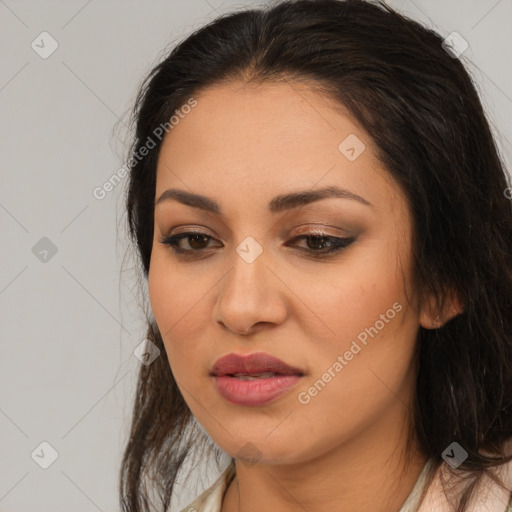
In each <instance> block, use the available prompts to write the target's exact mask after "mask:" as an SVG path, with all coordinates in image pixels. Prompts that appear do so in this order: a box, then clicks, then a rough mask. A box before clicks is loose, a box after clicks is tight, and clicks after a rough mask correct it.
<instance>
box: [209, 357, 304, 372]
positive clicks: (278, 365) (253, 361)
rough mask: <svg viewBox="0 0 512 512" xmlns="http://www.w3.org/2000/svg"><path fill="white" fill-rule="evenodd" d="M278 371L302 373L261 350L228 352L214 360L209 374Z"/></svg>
mask: <svg viewBox="0 0 512 512" xmlns="http://www.w3.org/2000/svg"><path fill="white" fill-rule="evenodd" d="M266 372H272V373H278V374H280V375H301V376H302V375H304V372H303V371H302V370H300V369H298V368H294V367H293V366H290V365H288V364H286V363H284V362H283V361H281V360H280V359H277V357H273V356H271V355H269V354H265V353H262V352H258V353H254V354H249V355H245V356H244V355H240V354H234V353H233V354H228V355H227V356H224V357H221V358H220V359H218V360H217V361H216V363H215V364H214V365H213V368H212V370H211V375H215V376H217V377H220V376H223V375H233V374H235V373H241V374H246V375H251V374H256V373H266Z"/></svg>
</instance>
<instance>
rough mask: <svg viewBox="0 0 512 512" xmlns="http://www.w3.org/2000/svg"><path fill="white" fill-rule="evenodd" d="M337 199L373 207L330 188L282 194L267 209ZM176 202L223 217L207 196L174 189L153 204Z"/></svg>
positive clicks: (365, 201) (288, 207) (216, 204)
mask: <svg viewBox="0 0 512 512" xmlns="http://www.w3.org/2000/svg"><path fill="white" fill-rule="evenodd" d="M332 197H334V198H339V199H352V200H354V201H358V202H359V203H362V204H364V205H365V206H370V207H373V205H372V203H370V202H369V201H367V200H366V199H363V198H362V197H361V196H358V195H357V194H354V193H353V192H350V191H349V190H345V189H343V188H339V187H335V186H330V187H325V188H321V189H317V190H302V191H297V192H292V193H289V194H282V195H279V196H276V197H274V198H273V199H272V200H271V201H270V202H269V204H268V208H269V210H270V212H272V213H279V212H282V211H285V210H291V209H292V208H297V207H299V206H303V205H306V204H309V203H312V202H314V201H319V200H321V199H327V198H332ZM172 199H174V200H176V201H178V202H180V203H182V204H184V205H187V206H192V207H193V208H199V209H201V210H205V211H207V212H211V213H214V214H216V215H223V213H222V208H221V206H220V204H219V203H218V202H217V201H215V200H214V199H212V198H211V197H208V196H203V195H201V194H194V193H192V192H187V191H186V190H180V189H176V188H170V189H168V190H166V191H164V192H163V193H162V195H161V196H160V197H159V198H158V200H157V201H156V203H155V206H156V205H158V204H160V203H163V202H164V201H169V200H172Z"/></svg>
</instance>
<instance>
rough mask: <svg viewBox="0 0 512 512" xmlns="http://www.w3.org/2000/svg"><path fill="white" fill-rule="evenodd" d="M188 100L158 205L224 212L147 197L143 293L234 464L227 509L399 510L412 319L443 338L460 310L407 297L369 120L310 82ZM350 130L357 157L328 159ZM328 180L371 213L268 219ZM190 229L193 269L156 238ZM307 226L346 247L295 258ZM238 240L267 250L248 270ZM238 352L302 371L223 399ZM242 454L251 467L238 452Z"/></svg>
mask: <svg viewBox="0 0 512 512" xmlns="http://www.w3.org/2000/svg"><path fill="white" fill-rule="evenodd" d="M194 97H195V98H196V99H197V102H198V103H197V106H195V107H194V108H193V109H192V110H191V112H190V113H189V114H188V115H186V116H185V117H184V118H183V119H181V120H180V122H179V124H177V125H176V126H174V128H173V129H172V131H170V132H169V134H168V135H167V136H166V137H165V139H164V142H163V145H162V148H161V152H160V155H159V161H158V169H157V183H156V195H155V197H156V198H157V199H158V198H159V197H160V195H161V194H162V192H164V191H165V190H166V189H168V188H179V189H182V190H186V191H189V192H194V193H197V194H203V195H207V196H209V197H211V198H213V199H215V200H216V201H217V202H218V203H220V205H221V207H222V210H223V215H215V214H212V213H206V212H204V211H201V210H199V209H196V208H193V207H191V206H186V205H184V204H181V203H180V202H178V201H175V200H168V201H163V202H161V203H159V204H157V205H156V207H155V229H154V242H153V249H152V257H151V264H150V270H149V277H148V279H149V282H148V285H149V296H150V302H151V306H152V309H153V313H154V316H155V320H156V322H157V325H158V327H159V329H160V332H161V333H162V337H163V340H164V344H165V349H166V351H167V355H168V358H169V361H170V365H171V369H172V371H173V374H174V377H175V379H176V381H177V383H178V386H179V387H180V390H181V392H182V394H183V396H184V398H185V400H186V401H187V404H188V405H189V407H190V409H191V411H192V413H193V414H194V416H195V417H196V418H197V420H198V421H199V423H200V424H201V425H202V426H203V427H204V429H205V430H206V431H207V432H208V434H209V435H210V436H211V437H212V439H213V440H214V441H215V442H216V443H217V445H218V446H220V447H221V448H222V449H223V450H224V451H225V452H226V453H228V454H229V455H231V456H232V457H235V458H236V459H237V461H236V477H235V479H234V480H233V482H232V483H231V485H230V486H229V488H228V490H227V492H226V494H225V498H224V501H223V505H222V512H233V511H242V512H253V511H254V512H256V511H261V510H273V511H274V512H281V511H304V510H309V511H310V510H315V512H323V511H332V510H343V511H344V512H360V511H361V510H372V511H377V512H378V511H381V512H389V511H393V510H395V511H398V510H399V508H400V506H401V505H402V504H403V502H404V501H405V499H406V498H407V496H408V495H409V493H410V491H411V490H412V488H413V486H414V483H415V482H416V479H417V477H418V475H419V473H420V471H421V469H422V467H423V465H424V463H425V461H426V458H425V456H424V455H423V454H422V453H420V452H419V450H418V448H417V446H416V444H415V443H413V451H412V452H411V453H410V457H406V449H405V448H406V440H407V435H408V433H409V427H408V425H409V418H410V414H411V410H412V407H413V405H412V404H413V393H414V383H415V370H414V367H413V363H412V356H413V350H414V344H415V340H416V335H417V332H418V329H419V326H420V325H422V326H423V327H425V328H436V327H438V326H440V325H441V324H442V323H444V322H446V321H447V320H448V318H450V317H451V316H453V315H454V314H456V308H454V305H453V301H450V300H449V301H447V302H446V305H445V308H444V309H443V310H439V309H435V308H434V306H433V304H432V302H431V301H429V300H425V301H423V302H420V300H419V298H418V297H419V294H418V291H417V290H416V289H415V286H414V283H413V282H412V279H411V273H412V266H411V265H412V260H411V257H410V251H411V246H410V241H411V232H412V231H411V230H412V218H411V214H410V210H409V207H408V203H407V200H406V197H405V196H404V195H403V192H402V191H401V189H400V188H399V186H398V185H397V184H396V182H394V180H393V179H392V177H391V175H390V174H388V173H387V171H386V170H385V168H384V167H383V165H382V164H381V163H380V162H379V161H378V160H377V158H376V156H375V147H374V145H373V142H372V140H371V139H370V137H369V135H368V134H367V133H366V132H365V131H364V130H363V129H362V127H361V126H359V125H358V123H357V122H356V121H355V120H354V119H353V118H352V117H351V116H350V115H349V114H348V113H347V112H346V111H345V110H344V109H343V108H342V107H341V106H340V105H339V104H337V103H335V102H334V101H333V100H331V99H328V98H327V97H325V96H322V95H320V93H319V92H317V91H315V90H314V89H312V88H310V87H308V86H307V85H305V84H299V83H296V82H295V83H292V82H281V83H273V84H265V85H259V86H254V85H244V84H242V83H236V84H230V85H217V86H215V87H210V88H208V89H205V90H203V91H202V92H200V93H199V94H197V95H195V96H194ZM350 134H355V135H356V136H357V137H358V138H359V139H360V140H361V141H363V143H364V144H365V150H364V151H363V152H362V153H361V154H360V156H358V157H357V158H356V159H355V160H354V161H350V160H349V159H347V158H346V156H345V155H344V154H342V153H341V152H340V150H339V149H338V146H339V144H340V142H342V141H343V140H344V139H345V138H346V137H347V136H348V135H350ZM329 185H336V186H339V187H342V188H345V189H348V190H350V191H351V192H353V193H356V194H358V195H359V196H362V197H363V198H364V199H365V200H366V201H368V202H370V203H371V204H372V206H366V205H364V204H361V203H360V202H357V201H355V200H350V199H343V198H328V199H322V200H320V201H316V202H313V203H310V204H308V205H303V206H301V207H299V208H296V209H293V210H289V211H284V212H280V213H271V212H270V211H269V210H268V206H267V205H268V203H269V201H270V200H271V199H272V198H273V197H275V196H277V195H279V194H284V193H289V192H292V191H296V190H309V189H319V188H322V187H325V186H329ZM178 228H179V229H178ZM188 228H191V229H196V230H199V231H201V232H203V233H205V234H207V235H209V236H211V237H213V238H212V239H211V240H210V242H208V241H203V242H201V241H199V242H197V241H196V242H195V244H194V240H192V241H191V240H190V238H189V239H182V240H181V242H180V246H181V247H182V248H185V249H190V250H193V249H196V250H197V249H201V248H203V249H202V253H201V254H203V256H201V257H195V258H190V259H186V258H185V257H183V256H180V255H177V254H175V253H173V251H172V249H171V248H170V247H169V246H167V245H165V244H163V243H161V241H160V239H161V237H164V236H166V235H168V234H169V232H171V234H175V233H176V232H185V231H188V230H189V229H188ZM312 228H317V229H322V231H323V232H325V233H326V234H327V235H329V236H338V237H347V236H350V237H355V241H354V242H353V243H352V244H351V245H349V246H348V247H346V248H344V249H342V250H341V251H338V252H335V253H332V255H331V256H326V257H324V258H313V257H311V256H308V254H307V253H306V252H305V250H304V249H308V248H309V249H310V250H311V251H314V250H317V251H318V250H319V247H322V246H321V245H319V244H318V243H316V244H315V243H314V240H313V241H312V240H311V239H307V238H301V239H295V238H296V237H297V236H300V235H304V233H307V231H308V230H310V229H312ZM247 236H251V237H253V238H254V239H255V240H256V241H257V242H258V243H259V245H260V246H261V248H262V250H263V252H262V253H261V255H260V256H259V257H258V258H257V259H256V260H255V261H254V262H252V263H247V261H245V260H244V259H243V258H241V257H240V256H239V254H238V253H237V252H236V250H235V249H236V248H237V246H239V244H240V243H241V242H242V241H243V240H244V239H245V238H246V237H247ZM294 239H295V240H294ZM308 240H309V244H308ZM285 244H286V245H285ZM327 245H329V243H327ZM205 247H206V249H204V248H205ZM300 248H303V250H302V251H301V250H300ZM397 302H398V303H399V304H400V305H402V306H403V308H402V309H401V311H400V312H399V313H397V314H396V316H395V317H394V318H393V319H391V320H389V321H388V322H386V323H385V326H384V327H383V328H382V329H380V330H379V332H378V334H377V335H375V336H374V337H373V338H371V337H369V338H368V342H367V345H366V346H363V348H362V349H361V351H360V352H359V353H357V355H355V356H354V357H353V359H352V360H351V361H349V362H348V364H347V365H346V366H344V367H343V369H342V371H340V372H338V373H336V372H334V373H335V374H336V376H335V377H334V378H332V379H331V381H330V382H329V383H328V384H327V385H326V386H325V387H324V388H323V389H322V390H321V391H320V392H318V393H317V394H316V396H314V397H312V398H311V400H310V402H309V403H307V404H302V403H300V402H299V400H298V394H299V393H300V392H304V391H307V390H308V389H309V388H310V387H311V386H312V385H313V383H314V382H315V381H318V379H319V378H321V376H322V375H323V374H325V373H326V372H327V370H328V369H329V368H332V366H333V363H334V362H335V361H336V360H337V358H338V356H339V355H343V354H344V353H345V352H346V351H347V350H348V349H349V348H350V346H351V343H352V342H353V340H355V339H356V337H357V335H358V334H359V333H361V332H362V331H364V329H365V328H368V327H370V326H374V325H375V323H376V321H377V320H379V318H381V316H380V315H382V314H385V313H386V311H387V310H389V309H390V308H392V305H393V304H394V303H397ZM436 315H441V318H440V320H439V321H436V320H435V317H436ZM360 345H361V344H360ZM232 352H236V353H239V354H249V353H252V352H266V353H269V354H271V355H274V356H275V357H278V358H280V359H282V360H283V361H285V362H286V363H288V364H289V365H291V366H294V367H298V368H300V369H302V370H303V372H304V373H305V376H304V377H303V379H302V381H301V382H300V384H299V385H298V386H297V387H296V388H294V389H293V390H290V391H289V392H287V393H285V394H284V395H282V396H281V397H279V399H277V400H276V401H274V402H272V403H270V404H267V405H263V406H258V407H248V406H240V405H235V404H231V403H229V402H227V401H226V400H225V399H224V398H222V397H221V396H220V395H219V394H218V392H217V390H216V388H215V386H214V382H213V378H212V377H211V376H210V375H209V373H210V369H211V367H212V366H213V364H214V363H215V361H216V360H217V359H218V358H220V357H222V356H224V355H226V354H229V353H232ZM248 443H251V444H250V445H249V444H248ZM250 447H252V448H251V449H249V448H250ZM251 450H252V453H253V459H251V458H249V459H247V458H245V459H244V457H242V455H241V454H244V453H247V452H248V451H249V452H250V451H251ZM240 452H241V453H240Z"/></svg>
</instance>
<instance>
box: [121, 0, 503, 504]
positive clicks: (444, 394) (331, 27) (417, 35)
mask: <svg viewBox="0 0 512 512" xmlns="http://www.w3.org/2000/svg"><path fill="white" fill-rule="evenodd" d="M442 43H443V38H441V37H440V35H439V34H437V33H436V32H434V31H432V30H430V29H428V28H426V27H424V26H422V25H420V24H419V23H417V22H415V21H413V20H410V19H408V18H406V17H404V16H403V15H401V14H399V13H397V12H396V11H394V10H393V9H391V8H390V7H389V6H387V5H386V4H385V3H383V2H379V3H371V2H368V1H363V0H345V1H342V0H297V1H283V2H279V3H277V4H275V5H274V6H272V7H268V8H265V9H254V10H246V11H241V12H235V13H230V14H226V15H223V16H221V17H218V18H217V19H215V20H214V21H212V22H211V23H209V24H208V25H206V26H204V27H202V28H200V29H199V30H196V31H195V32H194V33H192V34H191V35H190V36H189V37H187V38H186V39H185V40H184V41H182V42H181V43H179V44H177V45H176V46H175V47H174V48H173V49H172V51H170V53H169V54H168V55H167V56H166V57H165V58H164V59H163V60H162V61H161V62H160V63H159V64H158V65H157V66H156V67H155V68H154V69H153V70H152V71H151V72H150V74H149V75H148V76H147V78H146V79H145V81H144V82H143V84H142V85H141V87H140V90H139V93H138V97H137V99H136V104H135V108H134V110H133V117H132V122H133V123H134V125H135V135H134V138H133V141H132V145H131V158H130V160H129V161H128V165H127V166H128V168H129V182H128V185H127V195H126V212H127V223H128V229H129V233H130V236H131V239H132V240H133V242H134V247H136V249H137V257H138V260H139V262H140V266H141V279H147V276H148V269H149V263H150V259H151V249H152V241H153V215H154V200H155V186H156V166H157V160H158V155H159V148H160V146H161V140H159V139H158V138H157V137H154V133H155V128H157V127H158V126H163V125H165V123H168V122H169V120H170V119H171V117H172V116H173V114H174V113H175V111H177V110H179V109H180V107H181V106H182V105H184V104H186V103H187V101H188V100H189V99H190V98H191V97H193V96H194V95H195V94H198V92H200V91H201V90H204V89H205V88H207V87H208V86H211V85H214V84H215V85H217V84H221V83H227V82H233V83H248V82H254V83H265V82H274V81H279V80H283V79H287V80H290V81H291V82H293V80H296V81H303V82H309V83H310V84H315V85H316V87H317V88H318V89H319V90H320V91H321V92H323V93H324V94H325V95H326V96H328V97H330V98H333V99H335V100H336V101H337V102H338V103H339V104H340V105H343V106H344V107H346V108H347V109H348V111H349V112H350V113H351V114H352V115H353V116H354V118H355V119H357V121H358V122H359V123H360V124H361V125H362V126H363V127H364V129H365V130H366V131H367V132H368V133H369V134H370V136H371V137H372V139H373V141H374V142H375V145H376V147H377V154H378V157H379V159H380V160H381V162H382V163H383V164H384V166H385V167H386V168H387V170H388V171H389V173H390V174H391V175H392V176H393V178H394V179H395V180H396V182H397V183H398V184H399V185H400V186H401V188H402V189H403V191H404V193H405V195H406V197H407V198H408V201H409V206H410V209H411V212H412V215H413V220H414V229H413V233H412V241H413V254H412V257H413V262H414V278H415V283H416V286H417V287H418V289H419V290H421V291H422V293H423V294H424V296H427V294H433V295H434V296H435V297H436V298H437V299H438V301H439V302H442V297H443V292H444V291H446V290H448V289H450V290H454V291H455V292H456V293H457V295H458V297H459V298H460V300H461V303H462V304H463V307H464V310H463V312H462V313H461V314H460V315H458V316H456V317H455V318H453V319H452V320H450V321H448V322H447V323H446V324H445V325H444V326H442V327H441V328H439V329H432V330H427V329H423V328H422V327H421V326H420V332H419V335H418V339H417V343H416V359H415V361H416V364H417V386H416V401H415V409H414V411H413V414H412V420H411V421H412V425H413V429H414V432H415V435H416V436H417V438H418V441H419V445H420V447H421V450H422V451H423V452H424V453H425V454H426V456H427V457H428V458H429V459H431V460H432V461H434V463H435V465H434V469H435V468H437V467H439V466H440V465H441V463H442V462H443V459H442V458H441V454H442V452H443V451H444V450H445V449H446V448H447V447H448V446H449V445H450V444H451V443H452V442H453V441H456V442H458V443H459V444H460V445H461V446H462V447H463V448H464V449H465V450H466V451H467V453H468V458H467V460H466V461H465V462H464V463H463V464H462V465H461V466H460V468H459V470H458V472H459V473H463V474H464V475H469V476H471V482H470V485H468V486H467V488H466V490H465V492H464V493H463V496H462V498H461V499H460V501H459V503H458V505H457V511H458V512H462V511H464V510H465V509H466V507H467V505H468V503H469V502H470V499H471V498H472V496H473V495H474V493H475V491H476V489H477V484H478V482H479V481H480V479H481V477H482V476H483V474H488V475H489V476H491V477H492V478H493V479H495V478H494V477H493V475H492V474H491V473H492V471H490V470H491V469H492V468H493V467H495V466H497V465H499V464H502V463H504V462H505V461H508V460H510V458H511V457H505V455H506V454H505V453H504V451H503V446H504V442H505V440H507V439H509V438H511V436H512V406H511V404H512V314H511V313H512V206H511V201H509V200H508V199H507V198H506V197H505V189H506V188H507V186H508V184H507V178H506V174H505V170H504V165H503V163H502V160H501V159H500V156H499V153H498V149H497V147H496V144H495V141H494V139H493V136H492V134H491V131H490V128H489V123H488V121H487V119H486V116H485V113H484V111H483V108H482V104H481V102H480V99H479V97H478V93H477V91H476V89H475V86H474V84H473V82H472V79H471V78H470V76H469V74H468V72H467V71H466V69H465V68H464V66H463V64H462V63H461V60H460V59H458V58H453V57H452V56H451V55H449V54H448V53H447V52H446V51H445V50H444V49H443V47H442ZM149 138H152V139H153V141H154V142H155V143H156V147H154V148H153V149H152V150H151V151H149V153H148V154H147V155H146V156H144V158H134V155H140V149H141V148H142V147H143V146H144V145H147V141H148V140H149ZM147 324H148V325H147V337H148V338H149V339H150V340H151V341H152V342H153V343H154V344H155V345H156V346H157V347H158V348H159V349H160V351H161V357H159V358H157V359H156V360H155V361H154V362H153V363H152V364H151V365H149V366H145V365H141V369H140V375H139V380H138V387H137V393H136V397H135V403H134V407H133V418H132V424H131V432H130V437H129V441H128V442H127V445H126V448H125V452H124V458H123V461H122V468H121V474H120V492H121V505H122V510H123V511H124V512H139V511H145V512H146V511H149V510H150V506H149V504H148V500H149V497H148V496H149V494H148V488H147V484H148V483H149V484H150V487H151V489H154V490H155V492H156V493H157V495H158V499H159V501H160V505H159V507H161V508H160V509H161V510H162V511H164V510H166V509H167V508H168V506H169V504H170V502H171V497H172V495H173V488H174V487H175V483H176V476H177V474H178V471H180V468H182V465H183V462H184V461H185V459H187V457H188V456H189V455H190V454H191V452H192V451H193V450H195V449H196V448H198V447H200V446H203V444H204V443H207V441H208V440H207V438H206V436H204V434H202V433H201V432H200V431H199V430H198V429H197V428H196V427H195V426H194V418H193V416H192V414H191V412H190V409H189V408H188V406H187V404H186V402H185V400H184V399H183V396H182V395H181V393H180V391H179V389H178V387H177V385H176V382H175V380H174V378H173V375H172V372H171V369H170V366H169V361H168V359H167V357H166V353H165V349H164V345H163V342H162V337H161V335H160V333H159V331H158V327H157V326H156V324H155V321H154V319H153V318H152V315H151V313H149V314H147ZM482 452H485V455H484V454H483V453H482ZM454 472H455V470H454ZM430 476H432V475H430Z"/></svg>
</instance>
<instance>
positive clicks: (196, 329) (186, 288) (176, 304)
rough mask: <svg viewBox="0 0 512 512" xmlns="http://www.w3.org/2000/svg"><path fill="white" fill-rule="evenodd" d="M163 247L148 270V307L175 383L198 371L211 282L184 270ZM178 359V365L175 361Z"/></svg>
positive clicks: (153, 256)
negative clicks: (200, 342) (199, 341)
mask: <svg viewBox="0 0 512 512" xmlns="http://www.w3.org/2000/svg"><path fill="white" fill-rule="evenodd" d="M162 252H163V251H162V250H161V249H160V250H156V251H154V252H153V255H152V259H151V264H150V268H149V273H148V293H149V301H150V304H151V309H152V311H153V315H154V317H155V321H156V323H157V325H158V328H159V330H160V333H161V335H162V339H163V343H164V347H165V351H166V353H167V357H168V359H169V363H170V365H171V368H172V371H173V374H174V375H175V377H176V379H177V381H178V383H179V382H182V381H183V382H186V378H187V377H186V376H187V375H189V376H190V375H193V374H194V373H198V372H200V371H201V366H200V362H201V361H202V360H203V359H204V358H203V357H202V354H201V353H200V351H201V346H200V344H198V343H196V340H200V339H201V332H202V331H204V328H205V322H206V321H207V319H208V318H210V316H209V315H208V313H207V311H206V309H205V308H207V307H208V305H207V304H208V297H207V294H208V293H209V292H210V293H211V287H212V283H207V282H205V281H204V280H201V279H197V278H194V275H193V273H190V272H183V270H181V271H180V269H179V268H177V265H176V264H175V263H173V261H172V260H171V259H170V258H169V257H168V255H166V254H165V253H163V254H162ZM177 361H179V364H178V363H177ZM189 378H190V377H189Z"/></svg>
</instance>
